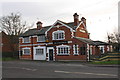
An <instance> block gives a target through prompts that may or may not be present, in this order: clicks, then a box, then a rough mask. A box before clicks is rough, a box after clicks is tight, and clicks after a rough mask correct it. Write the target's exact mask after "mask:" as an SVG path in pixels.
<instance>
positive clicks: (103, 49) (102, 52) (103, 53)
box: [99, 46, 105, 54]
mask: <svg viewBox="0 0 120 80" xmlns="http://www.w3.org/2000/svg"><path fill="white" fill-rule="evenodd" d="M101 48H103V51H102V53H103V54H104V53H105V47H104V46H99V49H100V50H101Z"/></svg>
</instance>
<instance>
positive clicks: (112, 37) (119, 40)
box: [107, 30, 120, 52]
mask: <svg viewBox="0 0 120 80" xmlns="http://www.w3.org/2000/svg"><path fill="white" fill-rule="evenodd" d="M107 38H108V43H110V44H112V46H113V51H117V52H120V32H119V31H118V30H116V31H114V32H112V33H107Z"/></svg>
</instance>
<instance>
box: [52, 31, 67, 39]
mask: <svg viewBox="0 0 120 80" xmlns="http://www.w3.org/2000/svg"><path fill="white" fill-rule="evenodd" d="M55 33H58V34H60V33H63V38H61V39H59V38H58V39H55V36H54V34H55ZM58 36H59V35H58ZM64 39H65V32H64V31H63V30H57V31H54V32H53V33H52V40H64Z"/></svg>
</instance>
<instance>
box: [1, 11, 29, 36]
mask: <svg viewBox="0 0 120 80" xmlns="http://www.w3.org/2000/svg"><path fill="white" fill-rule="evenodd" d="M0 24H1V29H2V31H4V32H5V33H6V34H8V35H20V34H22V33H24V32H25V31H26V30H27V29H29V28H31V26H27V25H26V21H22V18H21V14H20V13H11V14H10V15H7V16H3V17H1V18H0Z"/></svg>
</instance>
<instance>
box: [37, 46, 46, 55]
mask: <svg viewBox="0 0 120 80" xmlns="http://www.w3.org/2000/svg"><path fill="white" fill-rule="evenodd" d="M37 49H42V50H43V53H42V54H37V52H36V53H35V55H44V48H36V51H37Z"/></svg>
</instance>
